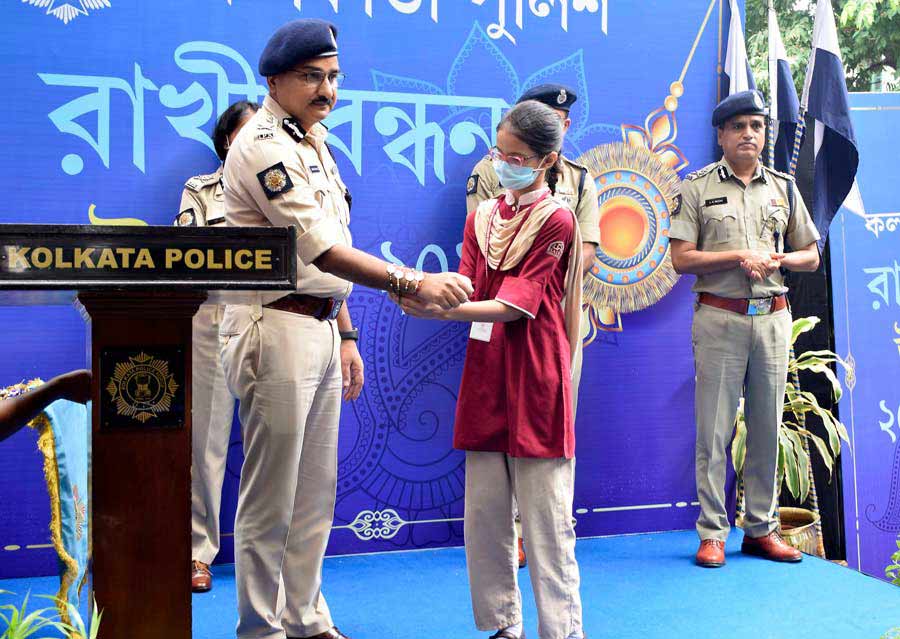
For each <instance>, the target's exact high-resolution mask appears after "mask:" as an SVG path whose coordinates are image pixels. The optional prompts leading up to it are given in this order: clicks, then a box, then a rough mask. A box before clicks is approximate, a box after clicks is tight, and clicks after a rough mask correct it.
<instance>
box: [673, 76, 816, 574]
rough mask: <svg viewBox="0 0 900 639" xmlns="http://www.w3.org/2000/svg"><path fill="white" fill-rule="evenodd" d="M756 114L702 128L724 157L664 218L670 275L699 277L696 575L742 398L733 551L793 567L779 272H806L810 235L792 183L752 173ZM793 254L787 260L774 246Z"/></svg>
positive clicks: (759, 137)
mask: <svg viewBox="0 0 900 639" xmlns="http://www.w3.org/2000/svg"><path fill="white" fill-rule="evenodd" d="M766 114H767V111H766V105H765V102H764V101H763V98H762V95H761V94H760V93H759V92H757V91H742V92H739V93H735V94H733V95H730V96H728V97H727V98H725V99H724V100H722V101H721V102H720V103H719V105H718V106H717V107H716V108H715V110H714V111H713V117H712V123H713V126H714V127H716V128H717V129H718V141H719V145H720V146H721V147H722V151H723V155H724V157H723V158H722V159H721V160H720V161H718V162H715V163H713V164H710V165H708V166H706V167H704V168H702V169H700V170H699V171H696V172H694V173H691V174H690V175H688V176H687V177H686V178H685V180H684V182H683V183H682V186H681V202H680V205H679V206H678V207H677V208H676V210H675V212H674V213H673V215H672V227H671V230H670V238H671V239H672V263H673V265H674V267H675V270H676V271H678V272H679V273H692V274H694V275H696V276H697V281H696V283H695V284H694V291H695V292H696V293H697V294H698V298H697V305H696V307H695V312H694V324H693V331H692V339H693V345H694V360H695V365H696V397H695V411H696V419H697V447H696V474H697V477H696V478H697V494H698V498H699V500H700V516H699V518H698V520H697V532H698V534H699V536H700V548H699V550H698V551H697V556H696V561H697V563H698V564H699V565H701V566H705V567H718V566H722V565H724V564H725V553H724V544H725V540H726V538H727V537H728V532H729V530H730V526H729V523H728V516H727V513H726V511H725V465H726V456H725V447H726V446H727V444H728V441H729V439H730V437H731V433H732V430H733V427H734V418H735V414H736V412H737V408H738V402H739V400H740V398H741V394H742V393H743V397H744V417H745V420H746V424H747V452H746V460H745V462H744V486H745V488H746V515H745V517H744V540H743V544H742V546H741V551H742V552H744V553H747V554H752V555H758V556H761V557H764V558H766V559H771V560H774V561H786V562H797V561H800V560H801V558H802V556H801V554H800V552H799V551H798V550H796V549H794V548H791V547H790V546H788V545H787V544H786V543H785V542H784V541H783V540H782V539H781V537H780V536H779V535H778V532H777V528H778V520H777V518H776V517H775V514H774V513H775V496H776V494H777V491H776V486H775V482H776V475H777V472H776V470H777V469H776V466H777V459H778V426H779V424H780V423H781V415H782V411H783V408H784V392H785V383H786V380H787V366H788V353H789V350H790V341H791V324H792V321H791V313H790V309H789V308H788V304H787V300H786V298H785V292H786V291H787V288H786V287H785V286H784V280H783V277H782V273H781V269H787V270H791V271H814V270H815V269H816V268H817V267H818V265H819V253H818V250H817V248H816V241H817V240H818V239H819V234H818V232H817V231H816V227H815V225H814V224H813V223H812V220H811V219H810V216H809V212H808V211H807V210H806V206H805V205H804V204H803V199H802V198H801V197H800V195H799V193H797V190H796V186H795V184H794V179H793V178H792V177H791V176H789V175H786V174H784V173H779V172H777V171H773V170H771V169H768V168H766V167H765V166H763V165H762V164H761V163H760V161H759V156H760V153H761V152H762V150H763V144H764V140H765V138H766ZM785 240H787V242H788V243H789V244H790V246H791V247H792V248H793V249H794V250H793V251H792V252H789V253H788V252H785V248H784V242H785Z"/></svg>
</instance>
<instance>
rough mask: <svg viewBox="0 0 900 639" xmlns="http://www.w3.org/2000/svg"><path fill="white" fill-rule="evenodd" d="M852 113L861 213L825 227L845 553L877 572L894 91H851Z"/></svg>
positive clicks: (891, 331)
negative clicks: (846, 442) (839, 371)
mask: <svg viewBox="0 0 900 639" xmlns="http://www.w3.org/2000/svg"><path fill="white" fill-rule="evenodd" d="M850 111H851V116H852V118H853V126H854V128H855V130H856V139H857V141H858V142H859V148H860V149H861V150H863V151H864V152H861V153H860V161H859V173H858V174H857V180H858V182H859V188H860V193H861V194H862V197H863V202H864V203H865V207H866V217H860V216H859V215H856V214H854V213H851V212H850V211H848V210H847V209H842V210H841V212H840V214H839V215H838V217H836V218H835V221H834V223H833V224H832V227H831V234H830V237H831V279H832V283H833V286H834V291H833V292H834V334H835V342H836V348H837V353H838V355H840V356H841V357H843V358H844V359H850V360H852V361H853V363H854V364H855V371H854V375H853V376H851V377H846V376H845V377H844V380H843V381H844V386H845V389H846V390H847V392H846V394H845V396H844V398H843V399H842V400H841V403H840V415H841V421H842V422H843V423H844V424H845V425H846V426H847V430H848V432H849V434H850V443H851V449H850V450H846V449H845V451H844V454H843V455H842V456H841V457H842V463H843V467H842V469H843V478H844V514H845V530H846V535H847V561H848V562H849V564H850V565H851V566H853V567H854V568H857V569H859V570H861V571H863V572H865V573H867V574H870V575H874V576H876V577H880V578H882V579H884V578H885V575H884V568H885V566H887V565H888V564H889V563H891V562H890V556H891V554H892V553H893V552H895V551H896V550H897V546H896V544H895V543H894V542H895V540H896V539H897V535H898V534H900V444H898V442H897V439H898V437H900V386H898V384H897V379H898V377H900V266H898V261H900V229H898V226H900V196H898V194H897V186H896V176H897V148H896V145H894V144H892V143H891V137H890V136H888V135H885V132H886V131H892V130H896V129H897V127H900V94H897V93H855V94H851V95H850Z"/></svg>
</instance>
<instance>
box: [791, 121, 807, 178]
mask: <svg viewBox="0 0 900 639" xmlns="http://www.w3.org/2000/svg"><path fill="white" fill-rule="evenodd" d="M805 131H806V109H804V108H802V107H801V108H800V122H798V123H797V129H796V130H795V131H794V148H793V149H792V150H791V162H790V164H789V165H788V172H789V173H790V174H791V175H794V174H795V173H796V172H797V160H798V159H799V158H800V144H801V143H802V142H803V134H804V132H805Z"/></svg>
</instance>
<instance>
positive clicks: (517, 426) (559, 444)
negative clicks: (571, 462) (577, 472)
mask: <svg viewBox="0 0 900 639" xmlns="http://www.w3.org/2000/svg"><path fill="white" fill-rule="evenodd" d="M528 195H530V194H528ZM500 197H501V202H500V206H499V209H498V212H497V214H498V215H501V216H502V217H503V218H504V219H509V218H511V217H512V216H513V215H515V211H514V210H513V209H512V206H510V203H511V202H507V200H506V196H500ZM526 197H527V196H526ZM523 199H524V198H523ZM574 233H575V221H574V219H573V216H572V212H571V211H569V210H568V209H565V208H559V209H557V210H556V211H555V212H554V213H553V214H552V215H550V217H549V218H547V221H546V222H544V225H543V226H542V227H541V230H540V231H539V232H538V234H537V236H536V237H535V239H534V243H533V244H532V246H531V249H530V250H529V251H528V253H527V254H526V255H525V256H524V257H523V258H522V260H521V261H520V262H519V263H518V264H517V265H516V266H515V267H513V268H512V269H509V270H507V271H493V270H490V275H488V274H487V273H486V272H485V257H484V255H483V254H482V252H481V250H480V249H479V247H478V240H477V238H476V236H475V214H474V213H472V214H470V215H469V216H468V218H467V219H466V228H465V234H464V238H463V248H462V259H461V261H460V265H459V272H460V273H462V274H463V275H467V276H468V277H469V278H471V279H472V282H473V283H474V286H475V294H474V296H473V298H472V299H473V301H479V300H490V299H496V300H498V301H502V302H504V303H506V304H508V305H510V306H513V307H515V308H517V309H519V310H521V311H523V312H524V313H525V317H522V318H520V319H518V320H516V321H513V322H497V323H495V324H494V326H493V329H492V332H491V341H490V342H483V341H479V340H476V339H472V338H470V339H469V343H468V347H467V349H466V361H465V364H464V366H463V375H462V382H461V383H460V387H459V400H458V402H457V405H456V424H455V427H454V433H453V446H454V447H455V448H458V449H462V450H478V451H491V452H502V453H507V454H509V455H511V456H513V457H566V458H570V457H573V456H574V454H575V428H574V418H573V415H572V385H571V375H570V361H571V359H570V349H569V342H568V339H567V337H566V325H565V319H564V313H563V308H562V298H563V296H564V294H565V280H566V268H567V266H568V262H569V247H570V246H571V243H572V238H573V236H574ZM559 242H562V246H564V247H565V250H564V251H563V252H562V254H561V255H560V252H559V250H558V248H559V244H558V243H559ZM554 243H556V244H555V246H554V247H553V248H552V249H551V248H550V247H551V244H554Z"/></svg>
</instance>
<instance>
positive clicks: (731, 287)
mask: <svg viewBox="0 0 900 639" xmlns="http://www.w3.org/2000/svg"><path fill="white" fill-rule="evenodd" d="M789 189H793V192H794V195H793V200H794V205H793V210H790V206H789V202H790V197H789V196H788V190H789ZM669 237H670V238H672V239H675V240H684V241H686V242H692V243H694V244H696V245H697V248H698V249H699V250H701V251H735V250H746V249H753V250H759V251H768V252H772V253H780V252H782V251H783V250H784V240H785V239H787V241H788V242H789V243H790V245H791V247H792V248H795V249H801V248H805V247H807V246H809V245H810V244H812V243H813V242H815V241H817V240H818V239H819V233H818V231H816V226H815V224H813V222H812V219H811V218H810V216H809V211H807V210H806V205H805V204H804V203H803V198H802V197H800V192H799V190H797V188H796V185H795V184H794V178H792V177H791V176H789V175H787V174H785V173H780V172H778V171H773V170H772V169H769V168H767V167H764V166H762V165H761V164H760V165H758V166H757V169H756V174H755V175H754V176H753V179H752V180H751V182H750V184H749V185H746V186H745V185H744V183H743V182H742V181H741V180H740V179H739V178H738V177H736V176H735V175H734V170H733V169H732V168H731V165H729V164H728V161H727V160H725V158H722V159H721V160H720V161H719V162H715V163H713V164H710V165H708V166H705V167H704V168H702V169H700V170H699V171H695V172H694V173H691V174H689V175H688V176H687V177H685V179H684V181H683V182H682V183H681V204H680V205H679V207H678V208H677V209H676V210H675V212H674V213H673V214H672V226H671V229H670V230H669ZM693 290H694V291H695V292H697V293H712V294H714V295H719V296H721V297H731V298H749V297H771V296H773V295H781V294H782V293H785V292H786V291H787V287H785V285H784V277H783V276H782V274H781V271H775V272H774V273H772V275H770V276H769V277H768V278H766V279H765V280H763V281H761V282H753V281H752V280H750V278H749V277H747V274H746V273H745V272H744V270H743V269H742V268H740V267H739V266H738V267H735V268H733V269H729V270H727V271H719V272H716V273H706V274H704V275H698V276H697V281H696V283H695V284H694V289H693Z"/></svg>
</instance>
